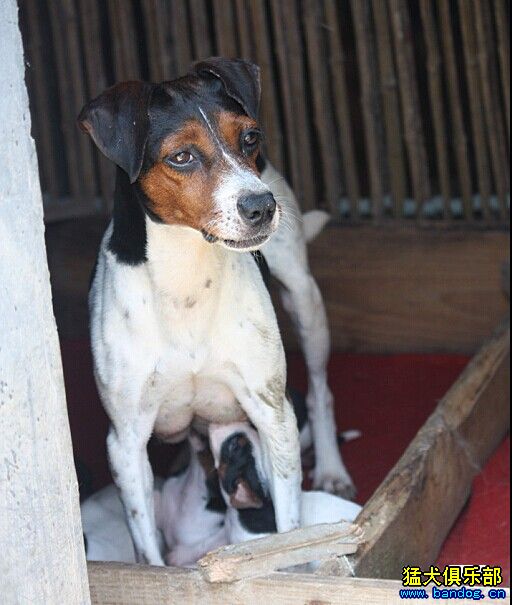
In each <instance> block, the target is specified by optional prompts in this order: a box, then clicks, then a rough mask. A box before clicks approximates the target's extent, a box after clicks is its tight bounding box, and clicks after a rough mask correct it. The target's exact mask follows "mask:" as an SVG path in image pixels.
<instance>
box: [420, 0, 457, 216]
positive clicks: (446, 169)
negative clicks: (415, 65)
mask: <svg viewBox="0 0 512 605" xmlns="http://www.w3.org/2000/svg"><path fill="white" fill-rule="evenodd" d="M433 10H434V5H433V3H432V0H420V12H421V21H422V25H423V32H424V36H425V44H426V49H427V73H428V92H429V98H430V112H431V113H430V115H431V116H432V124H433V127H434V138H435V145H436V160H437V162H436V165H437V172H438V177H439V186H440V189H441V196H442V198H443V215H444V218H446V219H448V218H450V216H451V212H450V201H451V197H452V194H451V183H450V161H449V154H448V137H447V128H446V118H445V106H444V100H443V80H442V69H441V64H442V56H441V49H440V46H439V40H438V36H437V24H436V22H435V18H434V14H433Z"/></svg>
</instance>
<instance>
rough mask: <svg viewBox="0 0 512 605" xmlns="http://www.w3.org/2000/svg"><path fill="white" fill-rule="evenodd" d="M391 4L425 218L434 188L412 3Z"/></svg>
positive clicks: (412, 164)
mask: <svg viewBox="0 0 512 605" xmlns="http://www.w3.org/2000/svg"><path fill="white" fill-rule="evenodd" d="M388 6H389V12H390V16H391V23H392V26H393V38H394V45H395V56H396V58H397V68H398V75H399V86H400V98H401V102H402V114H403V115H402V119H403V125H404V133H405V141H406V147H407V155H408V161H409V169H410V172H411V180H412V188H413V191H414V197H415V199H416V203H417V211H416V213H417V218H418V219H419V218H421V217H422V208H423V204H424V203H425V201H426V200H428V199H429V198H430V195H431V188H430V175H429V168H428V156H427V151H426V147H425V138H424V134H423V120H422V117H421V110H420V103H419V93H418V88H417V76H416V67H415V65H414V56H413V48H412V36H411V26H410V19H409V13H408V5H407V3H406V2H404V0H389V2H388Z"/></svg>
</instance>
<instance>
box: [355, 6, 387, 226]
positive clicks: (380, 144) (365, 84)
mask: <svg viewBox="0 0 512 605" xmlns="http://www.w3.org/2000/svg"><path fill="white" fill-rule="evenodd" d="M350 6H351V8H352V20H353V24H354V30H355V34H356V50H357V60H358V65H359V80H360V82H361V105H362V110H363V126H364V140H365V152H366V160H367V166H368V172H369V179H370V197H371V200H372V215H373V216H374V218H376V219H378V218H381V217H382V206H383V198H384V194H385V193H386V191H385V189H386V183H385V178H384V174H385V169H384V164H383V162H384V161H385V158H386V153H385V145H384V140H383V139H384V137H383V133H382V120H381V111H380V99H379V88H378V86H377V85H376V83H377V82H378V79H379V78H378V71H377V60H376V59H377V53H376V51H375V41H374V38H375V36H374V34H373V24H372V19H371V17H372V13H371V4H370V0H352V1H351V3H350Z"/></svg>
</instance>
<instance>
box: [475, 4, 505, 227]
mask: <svg viewBox="0 0 512 605" xmlns="http://www.w3.org/2000/svg"><path fill="white" fill-rule="evenodd" d="M473 8H474V11H475V21H476V31H477V39H478V57H479V59H480V85H481V87H482V97H483V101H484V114H485V124H486V133H487V136H488V140H489V147H490V150H491V158H492V170H493V174H494V181H495V183H496V188H497V190H498V198H499V200H500V206H501V207H500V214H501V217H504V216H506V215H507V209H506V206H507V195H509V194H510V174H509V162H508V153H507V143H506V137H505V135H504V132H505V122H504V120H503V116H502V114H501V107H500V104H499V102H498V94H497V90H498V83H497V80H496V73H495V69H494V67H495V65H494V63H495V57H494V52H493V46H492V41H491V36H492V34H491V32H490V27H491V24H490V15H489V9H490V4H488V3H486V2H480V1H479V0H476V1H474V2H473Z"/></svg>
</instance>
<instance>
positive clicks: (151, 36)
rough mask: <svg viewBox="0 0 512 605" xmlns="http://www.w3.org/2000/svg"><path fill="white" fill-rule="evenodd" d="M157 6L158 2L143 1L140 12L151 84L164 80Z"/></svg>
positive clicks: (157, 0) (152, 0) (156, 0)
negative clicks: (142, 17)
mask: <svg viewBox="0 0 512 605" xmlns="http://www.w3.org/2000/svg"><path fill="white" fill-rule="evenodd" d="M158 5H159V0H143V1H142V2H141V7H142V12H143V14H144V29H145V34H146V45H147V55H148V65H149V78H150V80H151V81H152V82H161V81H162V80H164V79H165V75H164V66H163V61H162V59H163V57H162V48H161V45H160V35H159V30H160V27H161V25H162V24H161V23H160V19H159V17H160V15H159V10H158V9H159V6H158Z"/></svg>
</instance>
